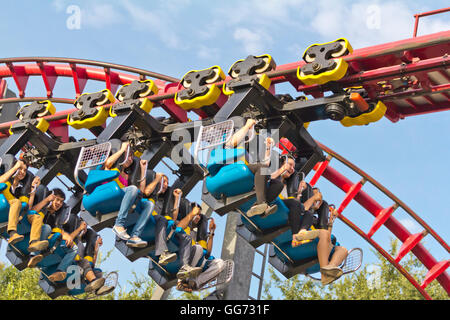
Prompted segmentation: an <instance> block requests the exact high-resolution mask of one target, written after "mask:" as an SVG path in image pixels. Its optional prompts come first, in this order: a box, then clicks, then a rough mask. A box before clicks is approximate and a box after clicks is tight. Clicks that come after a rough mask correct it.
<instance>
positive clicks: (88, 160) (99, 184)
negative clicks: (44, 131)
mask: <svg viewBox="0 0 450 320" xmlns="http://www.w3.org/2000/svg"><path fill="white" fill-rule="evenodd" d="M121 144H122V142H121V141H120V140H118V139H113V140H111V141H108V142H105V143H102V144H98V145H94V146H90V147H86V148H85V147H83V148H82V149H81V151H80V155H79V157H78V161H77V165H76V167H75V171H74V176H75V181H77V182H78V184H79V185H80V187H81V188H83V190H84V191H85V195H84V196H83V202H82V206H83V210H82V211H81V217H82V218H83V220H84V221H86V223H87V224H88V225H89V226H91V227H92V228H93V229H94V230H95V231H100V230H101V229H103V228H105V227H112V226H113V224H114V221H115V218H116V217H117V212H118V210H119V208H120V204H121V202H122V199H123V196H124V192H123V190H122V184H121V183H120V181H119V180H118V177H119V174H120V173H119V171H118V170H102V169H98V168H101V166H102V165H103V164H104V163H105V161H106V160H107V158H108V156H109V154H110V152H112V153H114V152H116V151H117V150H119V149H120V146H121ZM129 152H130V150H129V149H128V151H127V152H126V153H125V154H124V155H122V156H121V157H120V159H119V160H118V162H119V165H120V164H122V163H123V162H124V161H125V160H126V159H127V158H128V154H129ZM138 167H139V166H138V165H134V170H133V173H132V175H133V177H134V179H135V175H136V170H137V168H138ZM85 169H90V170H89V173H88V176H87V179H86V181H85V182H84V183H83V182H81V181H80V180H79V179H78V172H79V171H81V170H85Z"/></svg>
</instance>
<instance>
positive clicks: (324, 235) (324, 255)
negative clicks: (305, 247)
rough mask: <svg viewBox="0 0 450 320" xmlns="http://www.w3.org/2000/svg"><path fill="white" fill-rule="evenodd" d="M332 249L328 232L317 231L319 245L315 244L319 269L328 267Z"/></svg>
mask: <svg viewBox="0 0 450 320" xmlns="http://www.w3.org/2000/svg"><path fill="white" fill-rule="evenodd" d="M331 249H332V244H331V235H330V232H329V231H328V230H324V229H321V230H319V243H318V244H317V258H318V259H319V265H320V267H321V268H323V267H326V266H328V258H329V257H330V252H331Z"/></svg>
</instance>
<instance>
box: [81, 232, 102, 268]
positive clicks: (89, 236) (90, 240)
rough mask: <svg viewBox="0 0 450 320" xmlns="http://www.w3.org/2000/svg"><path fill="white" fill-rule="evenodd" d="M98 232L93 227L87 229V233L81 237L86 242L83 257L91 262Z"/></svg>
mask: <svg viewBox="0 0 450 320" xmlns="http://www.w3.org/2000/svg"><path fill="white" fill-rule="evenodd" d="M97 236H98V235H97V232H95V231H94V230H92V229H87V231H86V233H85V234H84V235H83V237H82V238H81V241H82V242H84V243H85V247H84V253H83V254H82V257H83V259H86V260H88V261H90V262H92V261H93V258H94V255H95V242H96V241H97Z"/></svg>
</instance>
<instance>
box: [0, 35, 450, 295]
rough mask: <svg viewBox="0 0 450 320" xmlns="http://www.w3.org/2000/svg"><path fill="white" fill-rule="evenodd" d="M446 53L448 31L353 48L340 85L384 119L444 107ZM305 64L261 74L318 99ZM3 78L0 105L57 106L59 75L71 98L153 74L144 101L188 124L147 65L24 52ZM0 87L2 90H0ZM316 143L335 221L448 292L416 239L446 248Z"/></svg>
mask: <svg viewBox="0 0 450 320" xmlns="http://www.w3.org/2000/svg"><path fill="white" fill-rule="evenodd" d="M448 52H450V31H444V32H439V33H435V34H431V35H426V36H421V37H413V38H411V39H406V40H402V41H396V42H391V43H387V44H383V45H377V46H372V47H368V48H363V49H358V50H354V51H353V53H352V54H350V55H348V56H346V57H344V59H345V60H346V61H347V62H348V64H349V66H350V71H349V72H348V74H347V75H346V76H345V77H343V78H342V79H341V80H339V81H338V83H339V84H340V85H342V86H343V87H352V86H363V87H364V88H365V89H366V90H367V92H368V93H369V98H370V99H371V100H374V101H375V100H382V101H383V102H384V103H385V104H386V106H387V107H388V110H387V112H386V114H385V116H386V117H387V118H388V119H389V120H391V121H392V122H396V121H398V120H399V119H403V118H405V117H408V116H412V115H420V114H424V113H429V112H439V111H444V110H449V109H450V95H449V91H450V72H449V67H450V58H449V57H448ZM303 64H304V62H303V61H299V62H294V63H289V64H285V65H280V66H278V67H277V68H276V70H274V71H271V72H268V73H267V75H268V76H269V77H270V78H271V79H272V83H273V84H277V83H282V82H288V83H290V84H291V85H292V86H293V87H294V88H295V89H296V90H297V91H299V92H303V93H304V94H310V95H312V96H314V97H320V96H323V95H324V92H326V91H328V90H329V87H328V86H327V85H310V86H307V85H304V84H303V83H302V82H301V81H300V80H298V79H297V78H296V77H295V73H296V70H297V68H298V67H299V66H302V65H303ZM30 76H38V77H40V78H41V79H42V81H43V82H44V86H45V88H46V95H45V96H42V97H27V96H26V87H27V82H28V79H29V77H30ZM8 77H12V78H13V80H14V83H15V84H16V87H17V91H18V92H19V97H18V98H6V99H2V97H0V104H5V103H11V102H28V101H35V100H47V99H48V100H51V101H53V102H55V103H65V104H73V103H74V101H75V99H67V98H55V97H53V89H54V87H55V83H56V81H57V79H58V77H71V78H72V79H73V83H74V88H75V93H76V96H77V97H78V96H79V95H80V94H81V93H83V90H84V88H85V86H86V82H87V81H88V80H96V81H101V82H104V83H105V86H106V88H107V89H109V90H111V91H112V92H113V93H114V92H115V91H116V90H117V88H118V87H119V86H120V85H123V84H127V83H130V82H131V81H133V80H136V79H145V78H147V77H149V78H153V79H155V83H156V85H157V86H158V88H159V93H158V94H157V95H154V96H150V97H148V98H149V99H150V100H151V101H154V102H157V105H159V106H161V107H162V108H163V109H164V110H165V111H166V112H167V113H169V114H170V115H171V116H172V117H173V118H174V119H175V120H176V121H178V122H186V121H188V117H187V111H185V110H183V109H181V108H179V107H178V106H177V105H175V103H174V102H173V97H174V94H175V92H176V91H177V90H178V89H179V86H178V79H175V78H172V77H169V76H165V75H161V74H158V73H154V72H150V71H147V70H142V69H136V68H131V67H126V66H122V65H117V64H111V63H105V62H98V61H91V60H82V59H69V58H50V57H29V58H7V59H0V79H1V82H0V87H3V88H4V86H5V83H6V82H5V80H4V78H8ZM402 77H403V79H407V80H408V81H410V85H411V86H410V87H408V88H407V89H406V90H403V89H401V90H387V89H386V87H385V86H384V85H386V84H387V85H389V83H390V81H392V80H395V79H399V78H402ZM228 80H229V78H227V79H225V81H224V82H227V81H228ZM222 84H223V82H222ZM3 91H4V90H0V92H3ZM220 106H221V105H219V107H220ZM73 110H74V109H67V110H64V111H60V112H57V113H56V114H54V115H52V116H48V117H46V118H47V119H48V120H49V121H50V122H52V125H53V126H59V127H63V128H64V130H66V131H67V125H66V117H67V115H68V114H70V113H71V112H73ZM193 111H194V112H196V113H197V114H198V115H200V116H201V117H203V116H206V114H205V113H204V112H203V111H202V110H201V109H197V110H193ZM14 122H15V121H13V122H9V123H2V124H0V133H2V134H3V136H7V135H8V134H9V133H8V129H9V128H10V126H11V125H12V124H13V123H14ZM320 146H321V147H322V149H323V150H324V151H325V152H326V153H328V157H327V161H324V162H322V163H320V164H318V165H317V166H316V167H315V170H316V173H315V175H314V176H313V178H312V180H311V184H315V183H316V182H317V179H319V177H320V176H323V177H325V178H326V179H328V180H329V181H330V182H332V183H333V184H335V185H336V186H338V187H339V188H340V189H342V190H343V191H344V192H345V193H346V195H345V197H344V199H343V201H342V203H341V205H340V206H339V208H338V211H339V212H340V219H341V220H342V221H343V222H344V223H346V224H347V225H348V226H349V227H350V228H352V229H353V230H354V231H355V232H357V233H358V234H359V235H360V236H361V237H363V238H364V239H365V240H366V241H367V242H369V243H370V244H371V245H372V246H373V247H374V248H375V249H376V250H377V251H378V252H380V253H381V254H382V255H383V256H384V257H385V258H386V259H387V260H388V261H389V262H390V263H392V264H393V265H394V266H395V267H396V268H397V269H398V270H399V271H400V272H401V274H402V275H404V276H405V277H406V278H407V279H408V280H409V281H410V282H411V283H412V284H413V285H414V286H415V288H416V289H417V290H418V291H419V292H420V293H421V294H422V295H423V296H424V297H425V298H426V299H431V298H430V296H429V295H428V293H427V292H426V291H425V288H426V287H427V286H428V285H429V283H431V281H433V280H434V279H437V281H438V282H439V283H440V285H441V286H442V287H443V288H444V289H445V290H446V292H447V293H448V294H450V278H449V276H448V274H447V273H446V269H447V268H448V266H449V265H450V261H449V260H444V261H441V262H437V261H436V259H434V258H433V256H432V255H431V254H430V253H429V252H428V251H427V250H426V249H425V248H424V246H423V245H421V244H420V240H421V239H422V238H423V237H424V236H425V235H426V234H430V235H432V236H433V237H434V238H435V239H436V240H437V241H438V243H439V244H440V245H441V246H442V247H443V248H444V249H445V250H447V252H449V246H448V245H447V243H446V242H445V241H444V240H443V239H442V238H441V237H440V236H439V235H438V234H437V233H436V232H435V231H434V230H433V229H431V228H430V226H428V225H427V224H426V223H425V222H424V221H423V220H422V219H421V218H420V217H419V216H418V215H417V214H416V213H414V212H413V211H412V210H411V209H410V208H409V207H408V206H406V205H405V204H404V203H403V202H402V201H401V200H399V199H398V198H397V197H395V196H394V195H393V194H392V193H391V192H390V191H389V190H387V189H386V188H385V187H383V186H381V185H380V184H379V183H378V182H377V181H375V180H374V179H373V178H371V177H370V176H369V175H367V174H366V173H364V172H363V171H362V170H360V169H359V168H357V167H356V166H355V165H353V164H351V163H350V162H349V161H347V160H346V159H344V158H343V157H341V156H340V155H338V154H337V153H335V152H334V151H332V150H331V149H329V148H328V147H326V146H324V145H321V144H320ZM332 158H335V159H337V160H339V161H341V162H342V163H344V164H345V165H347V166H348V167H350V168H351V169H352V170H354V171H355V172H357V173H358V174H359V175H360V176H361V177H362V180H361V181H359V182H356V183H352V182H351V181H350V180H348V179H347V178H346V177H344V176H343V175H342V174H340V173H339V172H337V171H336V170H335V169H333V168H332V167H330V166H329V165H328V163H329V161H330V160H331V159H332ZM366 182H370V183H372V184H373V185H374V186H375V187H377V188H378V189H379V190H381V191H382V192H383V193H384V194H385V195H386V196H388V197H389V198H390V199H392V200H393V202H394V204H393V205H392V206H391V207H388V208H383V207H382V206H381V205H380V204H378V203H377V202H376V201H375V200H373V199H372V198H371V197H370V196H369V195H368V194H367V193H365V192H364V191H361V188H362V186H363V184H364V183H366ZM352 200H355V201H357V202H358V203H359V204H361V206H362V207H363V208H365V209H366V210H367V211H368V212H369V213H371V214H372V215H373V216H374V217H375V221H374V223H373V226H372V228H371V229H370V230H369V231H368V232H367V233H366V232H364V231H362V230H361V229H360V228H358V227H357V226H356V225H355V224H354V223H353V222H351V221H349V220H348V219H347V218H346V217H345V216H343V215H342V212H343V210H344V209H345V207H346V206H347V205H348V204H349V203H350V201H352ZM397 207H401V208H403V209H404V210H405V211H406V212H407V213H408V214H409V215H410V216H411V217H413V218H414V219H415V220H416V221H417V222H418V223H419V224H420V225H421V226H422V227H423V228H424V232H421V233H418V234H410V233H409V232H408V231H407V229H406V228H405V227H404V226H403V225H402V224H401V223H400V222H399V221H398V220H396V219H395V218H394V217H393V216H392V215H393V213H394V211H395V209H396V208H397ZM382 225H384V226H386V227H387V228H388V229H389V230H390V231H392V233H393V234H394V235H395V236H396V237H397V238H398V239H400V240H401V241H402V242H403V246H402V247H401V248H400V251H399V254H398V255H397V257H395V258H394V257H392V256H390V255H389V253H387V252H386V251H385V250H384V249H383V248H382V247H381V246H380V245H379V244H377V243H376V242H375V241H374V240H373V239H372V236H373V234H374V233H375V232H376V231H377V230H378V229H379V228H380V227H381V226H382ZM408 252H412V253H413V254H414V255H415V256H416V257H417V258H418V259H419V261H421V262H422V263H423V265H424V266H425V267H426V268H427V269H428V270H429V272H428V274H427V275H426V277H425V280H424V281H423V282H422V283H421V284H419V283H418V282H417V281H416V280H415V279H414V278H413V277H412V276H411V275H410V274H408V272H407V271H406V270H405V269H404V268H403V267H402V266H401V265H400V263H399V262H400V260H401V259H402V257H403V256H404V255H405V254H407V253H408Z"/></svg>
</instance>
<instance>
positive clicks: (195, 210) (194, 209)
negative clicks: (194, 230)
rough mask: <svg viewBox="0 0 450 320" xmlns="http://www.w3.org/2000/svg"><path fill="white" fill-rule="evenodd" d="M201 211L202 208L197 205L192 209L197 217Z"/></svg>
mask: <svg viewBox="0 0 450 320" xmlns="http://www.w3.org/2000/svg"><path fill="white" fill-rule="evenodd" d="M200 212H202V209H201V208H200V207H197V206H195V207H194V208H193V209H192V214H193V216H194V217H195V216H196V215H199V214H200Z"/></svg>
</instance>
